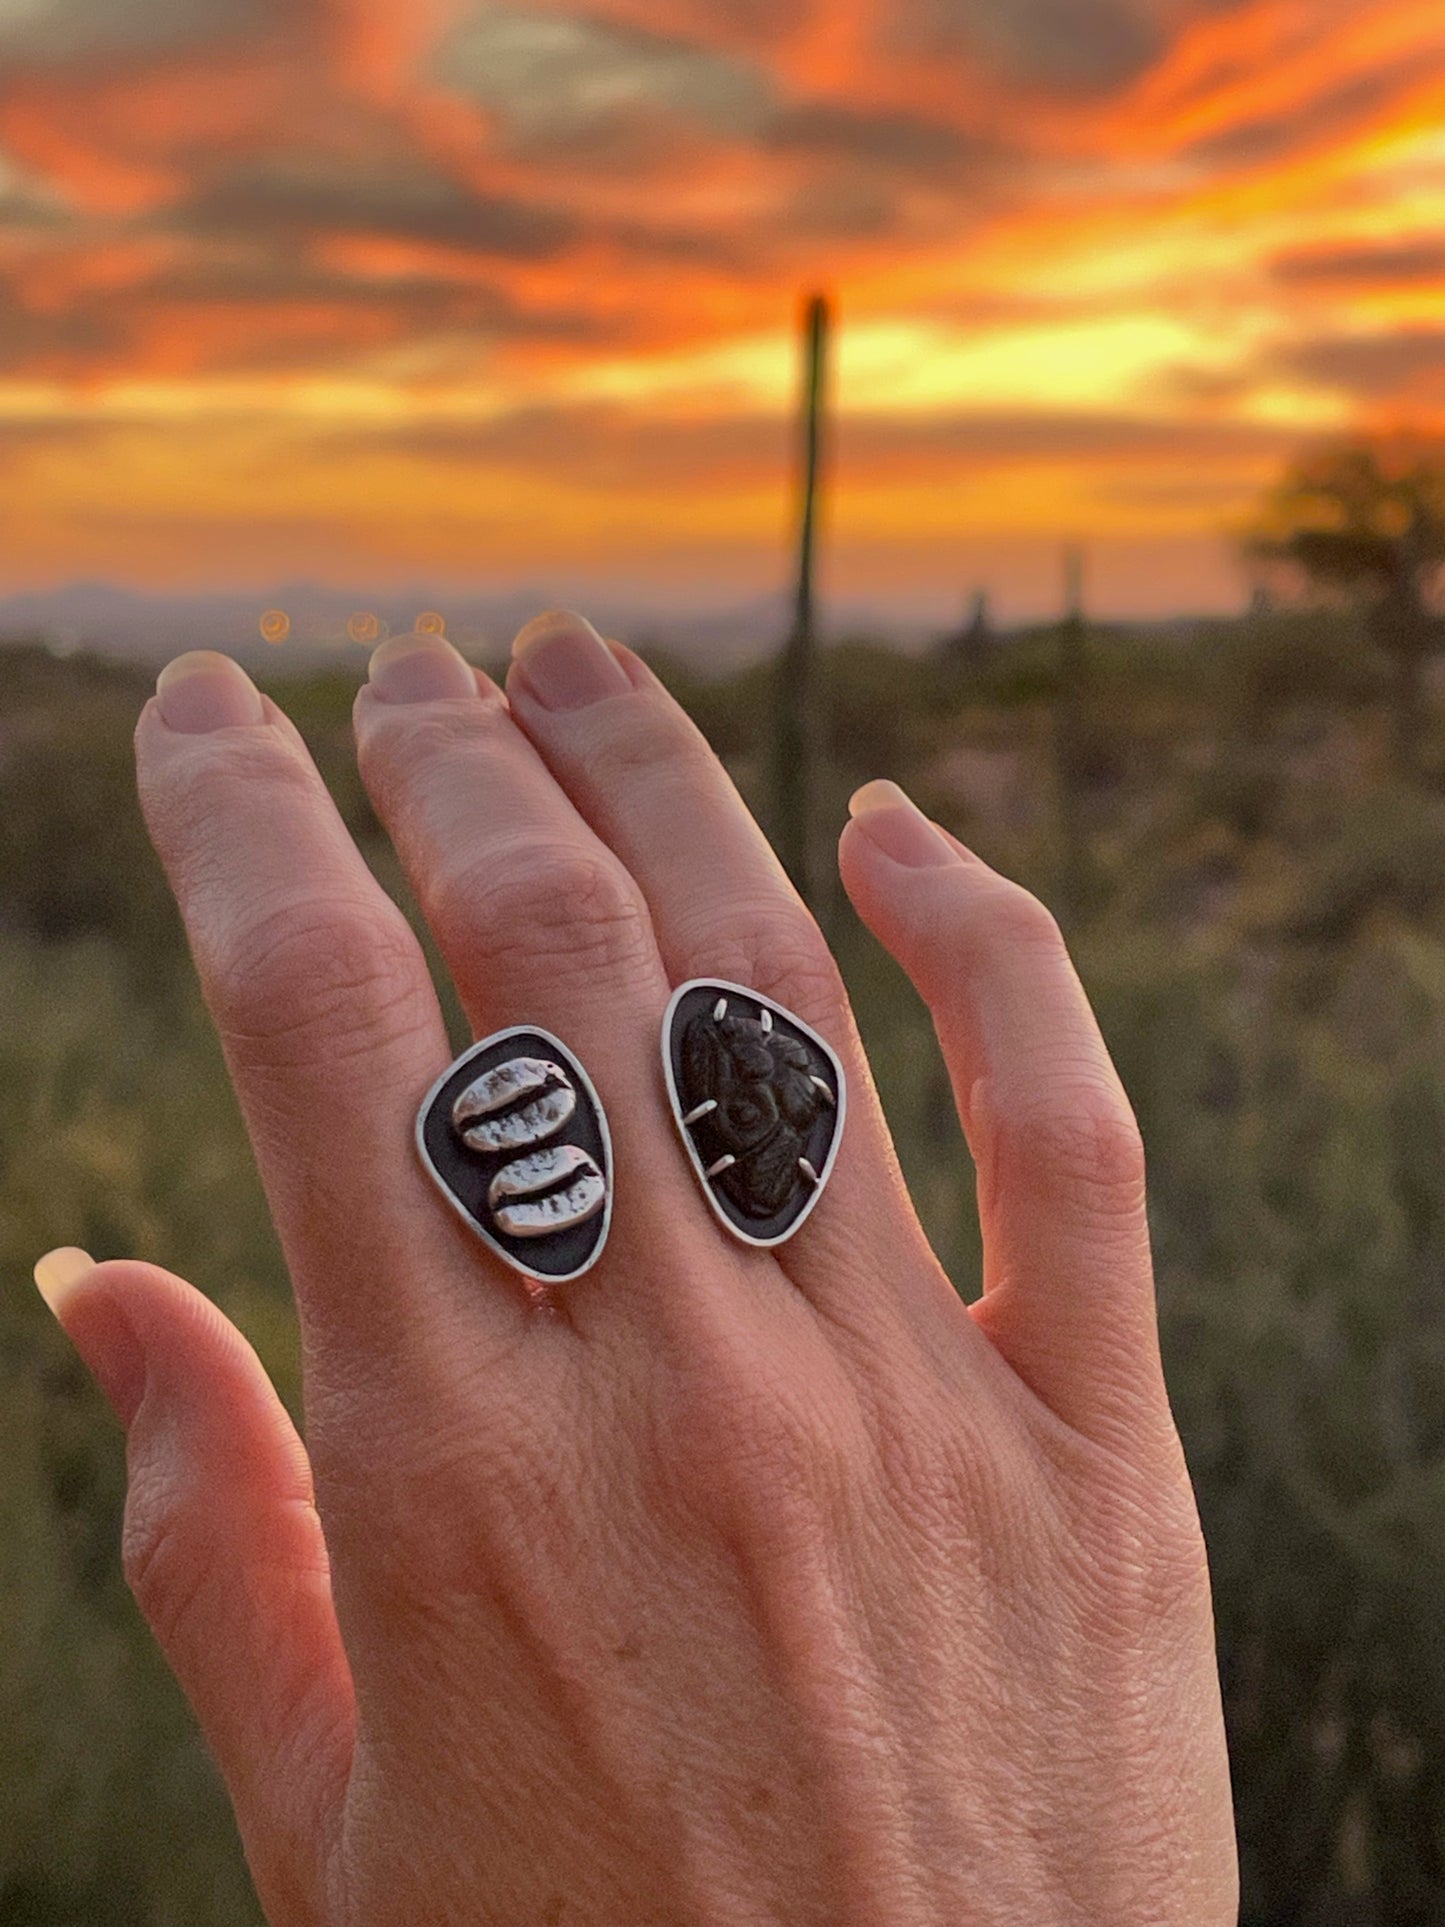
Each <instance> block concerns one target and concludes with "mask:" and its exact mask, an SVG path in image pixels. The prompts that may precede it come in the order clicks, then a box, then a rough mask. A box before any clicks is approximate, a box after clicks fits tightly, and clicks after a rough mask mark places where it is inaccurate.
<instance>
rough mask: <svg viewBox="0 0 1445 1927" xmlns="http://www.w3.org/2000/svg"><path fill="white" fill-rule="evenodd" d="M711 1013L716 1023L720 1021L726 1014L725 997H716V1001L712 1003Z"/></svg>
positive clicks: (726, 1001) (726, 1004) (726, 1002)
mask: <svg viewBox="0 0 1445 1927" xmlns="http://www.w3.org/2000/svg"><path fill="white" fill-rule="evenodd" d="M712 1014H713V1016H714V1018H715V1019H716V1020H717V1022H718V1023H721V1022H722V1020H723V1018H724V1017H726V1016H727V1014H728V1000H727V998H726V997H719V998H718V1000H717V1002H716V1003H715V1004H714V1005H713V1008H712Z"/></svg>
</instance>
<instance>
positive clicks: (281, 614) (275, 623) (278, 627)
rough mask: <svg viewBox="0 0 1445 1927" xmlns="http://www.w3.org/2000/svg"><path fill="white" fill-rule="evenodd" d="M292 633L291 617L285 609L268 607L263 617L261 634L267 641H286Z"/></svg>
mask: <svg viewBox="0 0 1445 1927" xmlns="http://www.w3.org/2000/svg"><path fill="white" fill-rule="evenodd" d="M290 633H291V618H290V616H288V615H287V613H286V611H285V610H284V609H268V610H267V611H266V613H265V615H263V616H262V618H261V634H262V636H263V637H264V639H265V640H266V641H267V642H285V640H286V638H287V637H288V636H289V635H290Z"/></svg>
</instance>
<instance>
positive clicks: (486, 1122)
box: [416, 1024, 612, 1285]
mask: <svg viewBox="0 0 1445 1927" xmlns="http://www.w3.org/2000/svg"><path fill="white" fill-rule="evenodd" d="M416 1147H417V1152H418V1155H419V1156H420V1158H421V1161H422V1164H423V1166H424V1167H425V1169H426V1170H427V1171H428V1172H429V1174H430V1175H431V1177H432V1179H433V1181H434V1182H435V1183H436V1185H437V1186H438V1188H439V1189H440V1191H441V1193H442V1195H443V1197H445V1198H446V1200H447V1202H448V1203H449V1204H450V1205H451V1207H452V1209H453V1210H454V1211H455V1212H456V1213H457V1215H458V1216H459V1217H460V1218H461V1219H462V1221H463V1223H464V1224H466V1225H467V1226H468V1228H469V1229H470V1230H472V1231H474V1232H475V1233H476V1235H477V1236H478V1237H479V1238H481V1239H482V1240H483V1242H484V1243H485V1244H487V1245H489V1246H490V1248H491V1249H492V1250H493V1251H494V1252H495V1253H496V1254H497V1256H498V1257H499V1258H501V1259H502V1260H504V1262H505V1263H507V1264H508V1265H510V1266H511V1267H512V1269H513V1270H514V1271H518V1272H521V1273H522V1275H523V1276H524V1277H527V1278H531V1279H535V1280H536V1281H538V1282H539V1283H541V1284H549V1285H556V1284H565V1283H567V1282H568V1281H569V1280H570V1279H573V1278H580V1277H581V1276H582V1274H583V1272H585V1271H589V1270H590V1269H591V1268H592V1266H593V1265H595V1264H596V1262H597V1260H598V1258H600V1257H601V1255H602V1248H603V1246H604V1245H605V1244H606V1242H607V1234H608V1232H609V1230H610V1229H611V1225H612V1139H611V1134H610V1133H609V1131H608V1128H607V1115H606V1113H605V1111H604V1110H603V1108H602V1100H601V1098H599V1097H598V1095H597V1092H596V1089H595V1088H594V1086H593V1083H592V1080H591V1078H590V1077H588V1075H587V1073H586V1071H584V1070H583V1068H582V1066H581V1064H580V1063H579V1062H578V1061H577V1058H576V1057H575V1056H574V1055H573V1053H572V1052H571V1051H570V1050H568V1048H567V1046H566V1045H565V1044H564V1043H563V1042H562V1041H561V1039H560V1038H557V1037H554V1036H553V1035H552V1033H551V1032H550V1031H546V1030H539V1029H538V1028H537V1027H536V1026H535V1025H530V1024H520V1025H517V1026H515V1027H514V1028H513V1029H511V1030H502V1031H498V1032H496V1034H495V1035H494V1036H491V1037H487V1038H484V1039H483V1040H482V1042H481V1043H479V1044H473V1045H472V1047H471V1049H470V1050H466V1051H464V1052H463V1053H462V1055H461V1056H460V1057H459V1058H457V1060H456V1062H455V1063H453V1064H451V1065H450V1066H448V1068H447V1069H446V1070H445V1071H443V1072H442V1074H441V1076H440V1077H439V1078H438V1079H437V1081H436V1083H435V1084H433V1085H432V1087H431V1089H430V1090H429V1091H428V1092H427V1094H426V1097H425V1098H424V1099H423V1101H422V1106H421V1109H420V1111H419V1112H418V1114H417V1121H416Z"/></svg>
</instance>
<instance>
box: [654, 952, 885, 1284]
mask: <svg viewBox="0 0 1445 1927" xmlns="http://www.w3.org/2000/svg"><path fill="white" fill-rule="evenodd" d="M694 990H725V991H727V992H729V993H730V994H731V995H732V996H734V997H739V998H741V999H742V1001H743V1002H744V1003H748V1004H756V1005H757V1006H758V1007H759V1009H763V1010H770V1011H772V1012H773V1014H774V1016H776V1017H782V1018H783V1019H785V1020H786V1022H788V1023H789V1024H791V1025H792V1026H793V1028H794V1029H795V1030H800V1031H802V1032H803V1034H804V1036H806V1037H809V1038H811V1039H812V1041H813V1042H814V1043H815V1044H816V1045H817V1046H818V1049H819V1050H820V1051H822V1053H823V1055H824V1057H826V1058H827V1060H828V1062H829V1063H830V1064H831V1065H832V1067H833V1070H834V1072H835V1073H836V1076H837V1092H836V1095H837V1099H838V1120H837V1123H836V1125H835V1126H834V1130H833V1142H832V1144H831V1145H830V1146H829V1149H828V1156H827V1160H826V1162H825V1163H824V1165H823V1168H822V1170H821V1171H820V1172H819V1173H818V1182H817V1184H816V1185H815V1187H814V1189H813V1195H812V1197H811V1198H809V1200H808V1202H807V1203H806V1204H805V1205H804V1206H803V1209H802V1210H801V1211H800V1212H799V1213H798V1216H797V1217H796V1218H795V1219H794V1221H793V1223H792V1224H790V1225H789V1226H788V1229H787V1230H786V1231H785V1232H783V1233H782V1235H781V1236H780V1237H777V1238H754V1237H753V1236H752V1235H751V1234H750V1233H749V1232H746V1231H743V1230H740V1229H739V1227H738V1226H737V1225H736V1224H735V1223H734V1222H733V1220H732V1219H731V1218H730V1217H729V1216H728V1214H727V1212H726V1211H725V1210H724V1209H723V1207H722V1205H721V1204H720V1203H719V1202H718V1199H717V1194H716V1192H715V1191H714V1190H713V1185H712V1179H711V1178H709V1176H708V1174H707V1167H706V1166H705V1165H704V1163H703V1161H702V1159H701V1158H700V1157H699V1156H698V1151H697V1146H696V1145H695V1144H694V1143H693V1141H692V1133H691V1131H689V1130H688V1128H687V1126H686V1125H685V1124H684V1123H683V1108H682V1098H681V1095H680V1093H679V1092H678V1088H677V1079H676V1077H675V1076H674V1075H673V1069H672V1020H673V1017H674V1015H675V1014H676V1011H677V1007H678V1005H679V1004H680V1003H681V1002H682V1000H683V998H684V997H686V996H688V995H690V994H691V992H693V991H694ZM662 1073H663V1076H664V1077H665V1078H666V1079H667V1097H668V1107H669V1109H670V1110H671V1112H672V1117H673V1122H674V1123H675V1124H676V1126H677V1129H678V1135H679V1136H680V1137H681V1139H682V1141H683V1144H684V1146H685V1147H686V1150H687V1156H688V1162H689V1163H690V1164H691V1165H692V1168H693V1170H694V1171H695V1172H696V1173H697V1180H698V1183H699V1184H700V1185H701V1186H702V1190H703V1196H704V1197H705V1198H706V1199H707V1201H708V1203H709V1205H710V1206H711V1207H712V1211H713V1216H714V1217H715V1218H717V1220H718V1222H719V1223H720V1224H722V1225H723V1226H724V1227H725V1228H726V1229H727V1231H728V1232H729V1233H730V1234H731V1235H732V1236H733V1237H734V1238H737V1239H738V1240H739V1241H740V1242H741V1243H743V1244H745V1245H752V1246H753V1247H754V1248H755V1249H756V1250H759V1251H775V1250H776V1249H777V1247H778V1246H779V1245H785V1244H787V1242H788V1241H789V1239H790V1238H795V1237H796V1236H797V1235H798V1233H799V1231H801V1230H802V1228H803V1226H804V1225H805V1224H806V1223H807V1222H808V1220H809V1218H811V1217H812V1215H813V1213H814V1211H816V1210H817V1208H818V1201H819V1199H820V1198H821V1197H822V1195H823V1193H824V1191H826V1190H827V1188H828V1180H829V1179H830V1178H831V1177H832V1175H833V1166H834V1165H835V1164H836V1163H837V1162H838V1153H839V1151H840V1150H841V1149H842V1146H843V1127H844V1125H845V1123H846V1122H847V1116H848V1079H847V1075H846V1073H845V1072H844V1069H843V1064H842V1060H841V1059H840V1057H839V1056H838V1053H837V1051H835V1050H834V1048H833V1046H832V1045H831V1044H830V1043H829V1042H828V1040H827V1038H826V1037H820V1036H819V1035H818V1033H817V1031H815V1030H814V1029H813V1026H812V1025H811V1024H805V1023H804V1022H803V1020H802V1018H801V1017H800V1016H799V1015H798V1014H797V1012H796V1011H793V1010H789V1009H788V1007H787V1005H786V1004H780V1003H778V1002H776V1001H775V1000H774V999H773V998H771V997H764V996H763V994H762V992H761V991H757V990H750V989H749V988H748V986H747V985H746V984H734V983H729V982H728V980H727V978H725V977H693V978H690V979H689V981H688V982H687V983H685V984H679V985H678V987H677V989H676V990H675V991H674V992H673V993H672V996H671V998H670V999H669V1000H668V1005H667V1014H666V1016H665V1017H664V1018H663V1020H662Z"/></svg>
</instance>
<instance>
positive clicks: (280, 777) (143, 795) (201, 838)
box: [137, 715, 319, 883]
mask: <svg viewBox="0 0 1445 1927" xmlns="http://www.w3.org/2000/svg"><path fill="white" fill-rule="evenodd" d="M143 723H144V715H142V724H143ZM142 724H138V725H137V734H138V736H139V735H140V731H141V727H142ZM318 781H319V779H318V778H317V777H316V775H315V772H314V770H313V769H311V768H310V767H308V765H307V763H306V762H305V760H304V759H303V758H301V757H300V756H298V755H297V754H296V752H295V749H294V748H293V746H292V744H291V743H290V741H289V740H288V739H287V738H286V737H285V736H284V735H282V733H281V732H280V731H279V730H275V729H258V730H219V731H217V732H216V733H215V734H214V735H197V736H191V737H186V738H183V739H182V741H181V743H180V744H179V745H178V746H177V745H172V746H171V750H170V753H168V754H167V755H165V756H163V757H152V756H149V755H145V754H142V755H141V756H140V760H139V763H138V767H137V784H138V788H139V793H140V800H141V805H142V808H143V810H144V812H145V817H146V821H147V824H148V826H149V827H150V830H151V834H152V836H153V837H154V839H155V842H156V845H157V847H158V849H159V850H160V851H161V854H162V855H163V856H164V857H165V858H166V860H167V862H168V863H171V864H174V865H177V866H179V869H180V875H181V880H182V882H183V883H184V881H185V880H186V877H187V873H188V871H189V870H190V869H191V867H192V866H193V865H194V866H198V867H200V869H201V871H202V874H204V873H205V871H207V870H209V869H210V867H211V860H210V858H209V856H208V851H209V849H210V846H211V844H212V842H213V841H214V835H215V831H216V829H217V828H218V826H219V825H221V824H222V823H225V824H226V825H227V826H230V825H232V824H234V823H235V822H236V821H237V820H238V819H241V818H244V817H245V816H246V815H247V814H250V813H253V812H254V806H255V802H256V799H257V798H259V797H261V796H266V797H268V798H271V797H275V796H277V795H280V796H281V797H282V798H283V799H286V800H289V801H291V802H292V803H293V804H294V806H295V807H297V808H300V807H303V806H304V805H305V804H306V803H308V802H310V801H311V800H313V799H314V797H315V793H316V789H317V785H318Z"/></svg>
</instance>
